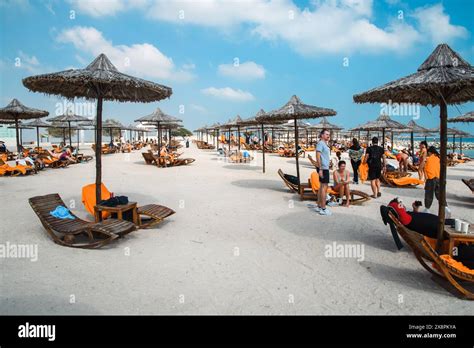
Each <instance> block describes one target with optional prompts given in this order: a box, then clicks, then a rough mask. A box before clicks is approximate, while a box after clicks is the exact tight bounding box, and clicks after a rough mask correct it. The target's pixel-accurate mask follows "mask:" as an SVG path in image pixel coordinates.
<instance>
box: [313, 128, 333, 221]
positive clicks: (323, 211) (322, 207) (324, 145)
mask: <svg viewBox="0 0 474 348" xmlns="http://www.w3.org/2000/svg"><path fill="white" fill-rule="evenodd" d="M328 141H329V131H328V130H327V129H323V130H322V131H321V133H320V134H319V142H318V145H316V162H317V163H318V168H317V170H318V174H319V182H320V184H321V185H320V187H319V190H318V206H317V207H316V208H315V210H316V211H317V212H319V214H320V215H331V214H332V213H331V211H330V210H329V209H328V208H326V194H327V191H328V185H329V161H330V157H331V150H330V149H329V146H328Z"/></svg>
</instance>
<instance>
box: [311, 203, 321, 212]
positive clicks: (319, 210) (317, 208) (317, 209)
mask: <svg viewBox="0 0 474 348" xmlns="http://www.w3.org/2000/svg"><path fill="white" fill-rule="evenodd" d="M313 210H314V211H315V212H316V213H319V212H321V208H320V207H319V205H316V206H315V207H314V208H313Z"/></svg>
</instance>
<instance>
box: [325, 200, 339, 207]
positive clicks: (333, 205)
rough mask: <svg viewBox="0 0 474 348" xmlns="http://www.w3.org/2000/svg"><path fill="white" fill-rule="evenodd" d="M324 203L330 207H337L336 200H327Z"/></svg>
mask: <svg viewBox="0 0 474 348" xmlns="http://www.w3.org/2000/svg"><path fill="white" fill-rule="evenodd" d="M326 205H327V206H330V207H337V206H338V205H339V204H338V203H337V202H333V201H331V202H327V203H326Z"/></svg>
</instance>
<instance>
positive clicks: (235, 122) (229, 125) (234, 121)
mask: <svg viewBox="0 0 474 348" xmlns="http://www.w3.org/2000/svg"><path fill="white" fill-rule="evenodd" d="M240 122H242V118H241V117H240V115H237V116H235V117H234V118H231V119H230V120H229V121H227V122H226V123H224V124H223V125H222V126H221V128H222V129H225V130H227V131H228V132H229V151H230V131H231V130H232V129H235V128H236V129H237V130H238V133H239V136H238V144H239V145H238V146H239V151H240Z"/></svg>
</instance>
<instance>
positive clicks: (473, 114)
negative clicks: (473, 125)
mask: <svg viewBox="0 0 474 348" xmlns="http://www.w3.org/2000/svg"><path fill="white" fill-rule="evenodd" d="M448 122H450V123H454V122H466V123H470V122H474V111H470V112H468V113H466V114H464V115H460V116H456V117H454V118H450V119H448Z"/></svg>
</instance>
